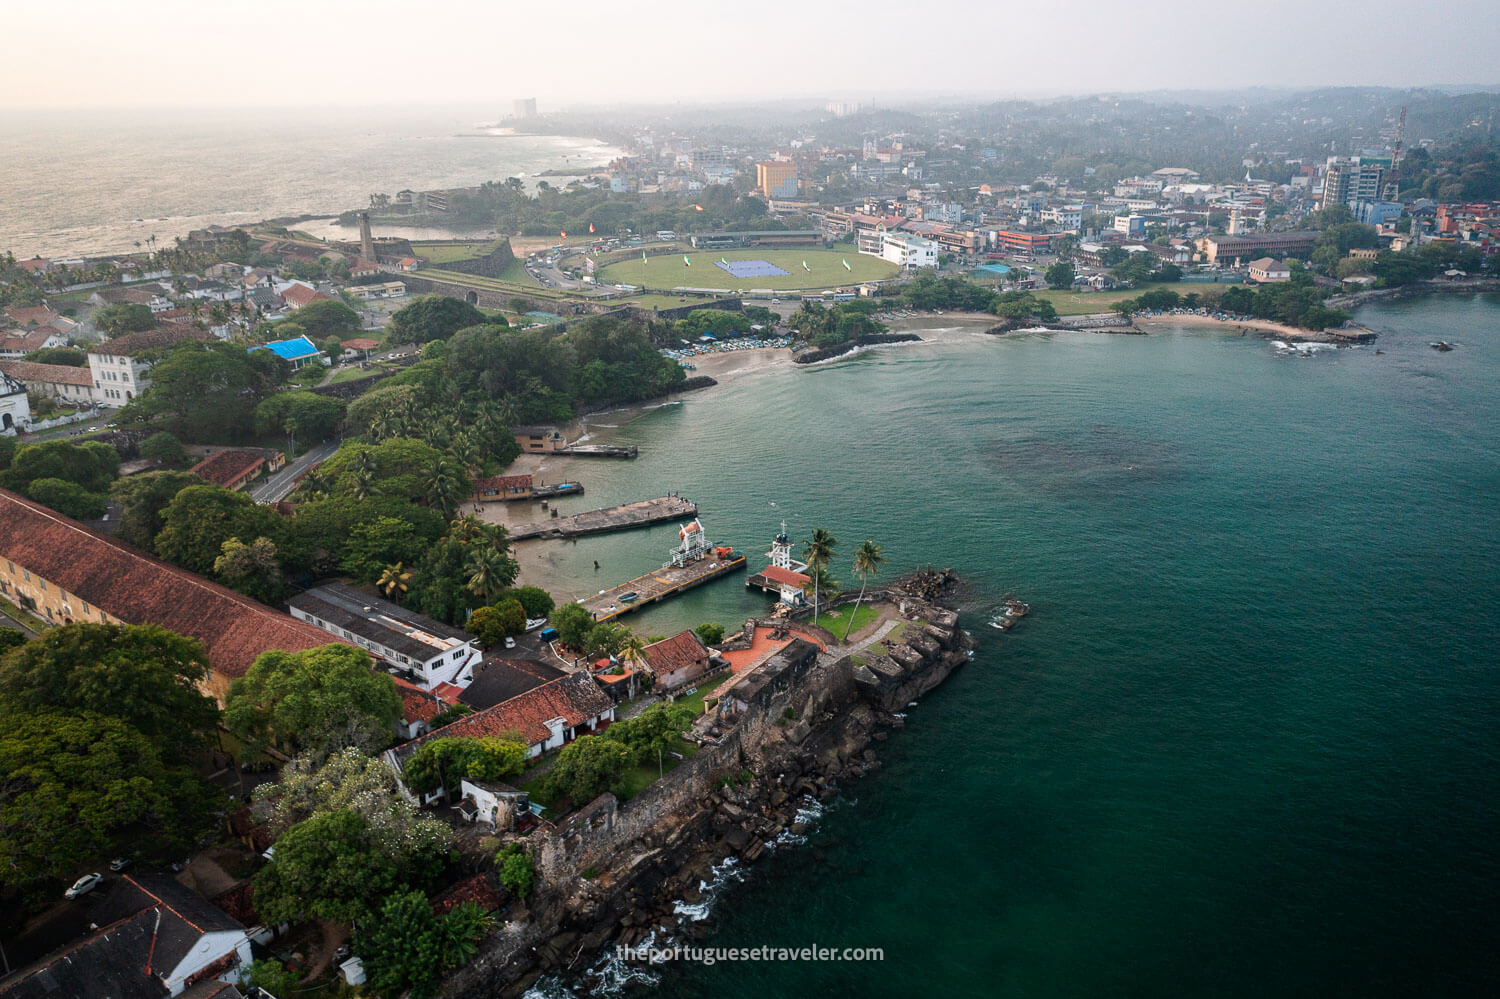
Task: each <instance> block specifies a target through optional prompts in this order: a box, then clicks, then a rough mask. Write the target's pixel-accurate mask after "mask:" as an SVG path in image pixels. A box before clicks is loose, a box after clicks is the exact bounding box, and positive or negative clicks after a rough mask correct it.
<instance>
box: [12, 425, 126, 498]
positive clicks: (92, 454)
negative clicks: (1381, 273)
mask: <svg viewBox="0 0 1500 999" xmlns="http://www.w3.org/2000/svg"><path fill="white" fill-rule="evenodd" d="M6 439H8V438H6ZM119 474H120V456H119V454H118V453H117V452H116V451H115V449H114V448H112V447H110V446H109V445H108V444H104V443H101V442H99V441H88V442H86V443H83V444H73V443H70V442H68V441H42V442H41V443H38V444H22V445H20V446H19V447H17V448H16V450H15V454H14V455H13V456H12V458H11V461H10V467H9V468H8V469H6V470H5V472H4V473H0V482H3V483H4V485H5V487H6V488H7V489H12V490H14V491H16V492H19V493H24V492H26V491H27V489H28V487H30V485H31V483H32V482H34V481H36V480H37V479H61V480H63V481H64V482H72V483H74V484H75V485H78V486H81V487H82V488H83V489H84V490H85V491H87V492H90V493H102V492H104V491H105V490H106V489H108V488H109V485H110V483H111V482H113V481H114V480H115V477H116V476H117V475H119Z"/></svg>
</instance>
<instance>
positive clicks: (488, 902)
mask: <svg viewBox="0 0 1500 999" xmlns="http://www.w3.org/2000/svg"><path fill="white" fill-rule="evenodd" d="M465 902H474V903H477V904H478V906H479V907H480V908H481V909H483V910H484V911H485V912H494V911H495V910H496V909H498V908H500V892H499V891H498V890H496V888H495V886H494V885H492V884H490V879H489V878H488V877H486V876H485V875H483V874H476V875H474V876H473V877H472V878H464V879H463V880H462V881H460V882H458V883H457V884H455V885H452V886H450V887H449V888H448V889H446V890H445V891H443V892H441V893H440V894H438V895H437V896H436V897H435V898H433V900H432V911H433V914H434V915H438V916H445V915H447V914H448V912H449V911H450V910H452V909H455V908H457V907H458V906H460V905H462V904H464V903H465Z"/></svg>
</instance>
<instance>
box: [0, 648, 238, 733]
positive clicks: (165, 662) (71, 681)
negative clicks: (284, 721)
mask: <svg viewBox="0 0 1500 999" xmlns="http://www.w3.org/2000/svg"><path fill="white" fill-rule="evenodd" d="M208 668H209V667H208V659H207V657H206V656H205V655H204V653H203V648H202V646H201V645H199V644H198V642H196V641H195V640H193V639H191V638H184V637H183V636H181V635H177V634H174V633H172V632H170V631H168V630H167V629H165V628H162V627H158V626H157V625H114V624H69V625H64V626H62V627H58V628H52V629H49V630H48V631H47V632H45V633H44V634H43V635H41V636H40V637H39V638H36V639H33V640H32V641H30V642H28V643H26V645H24V646H23V647H21V648H19V649H15V650H12V651H11V652H10V653H8V654H7V655H5V656H4V657H3V658H0V717H3V718H5V719H6V722H5V724H6V725H10V724H15V723H18V722H19V719H21V718H23V717H25V716H27V715H31V714H35V713H37V712H39V711H42V710H46V709H56V710H58V711H63V712H68V713H71V714H74V715H83V714H97V715H109V716H112V717H117V718H120V719H121V720H123V721H124V722H125V723H126V724H128V725H129V726H130V727H131V728H132V729H133V730H135V731H137V732H140V733H141V734H142V735H143V736H145V737H146V739H148V740H149V741H150V743H151V745H152V746H154V747H155V748H156V749H157V750H158V751H160V752H161V754H162V757H163V759H165V760H166V761H167V762H169V763H177V762H183V761H186V760H189V759H191V758H192V757H194V756H195V755H196V754H197V752H198V750H200V749H201V748H202V746H203V745H204V742H205V740H206V739H207V738H208V734H209V733H211V732H212V731H213V730H214V727H215V725H216V724H217V722H218V717H219V709H218V705H216V704H215V703H214V701H213V699H212V698H210V697H208V696H206V695H205V694H204V693H203V692H202V691H201V690H200V689H199V687H198V685H199V684H200V683H201V682H202V681H203V679H204V678H205V677H206V676H208ZM0 727H4V726H0Z"/></svg>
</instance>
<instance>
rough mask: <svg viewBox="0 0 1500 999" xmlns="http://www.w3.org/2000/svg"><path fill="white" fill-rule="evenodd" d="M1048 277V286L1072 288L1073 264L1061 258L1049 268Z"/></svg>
mask: <svg viewBox="0 0 1500 999" xmlns="http://www.w3.org/2000/svg"><path fill="white" fill-rule="evenodd" d="M1046 278H1047V287H1048V288H1055V289H1061V290H1066V289H1068V288H1071V287H1073V265H1072V264H1070V263H1068V262H1066V261H1062V260H1059V261H1058V262H1057V263H1055V264H1053V265H1052V266H1051V267H1048V268H1047V273H1046Z"/></svg>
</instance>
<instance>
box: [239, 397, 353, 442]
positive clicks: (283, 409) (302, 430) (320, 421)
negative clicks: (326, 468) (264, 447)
mask: <svg viewBox="0 0 1500 999" xmlns="http://www.w3.org/2000/svg"><path fill="white" fill-rule="evenodd" d="M344 408H345V405H344V401H343V400H342V399H332V398H329V397H328V396H323V395H318V394H316V393H314V392H278V393H276V394H275V395H273V396H271V397H269V398H267V399H265V400H263V401H262V402H261V403H260V404H259V405H258V406H256V407H255V429H256V430H257V431H258V432H259V433H262V434H284V435H286V436H287V437H290V438H292V439H294V440H300V441H302V442H303V443H304V444H306V443H310V442H312V441H317V440H326V439H327V438H329V437H332V436H333V434H334V432H335V431H336V430H338V427H339V423H340V422H341V421H342V420H343V419H344Z"/></svg>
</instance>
